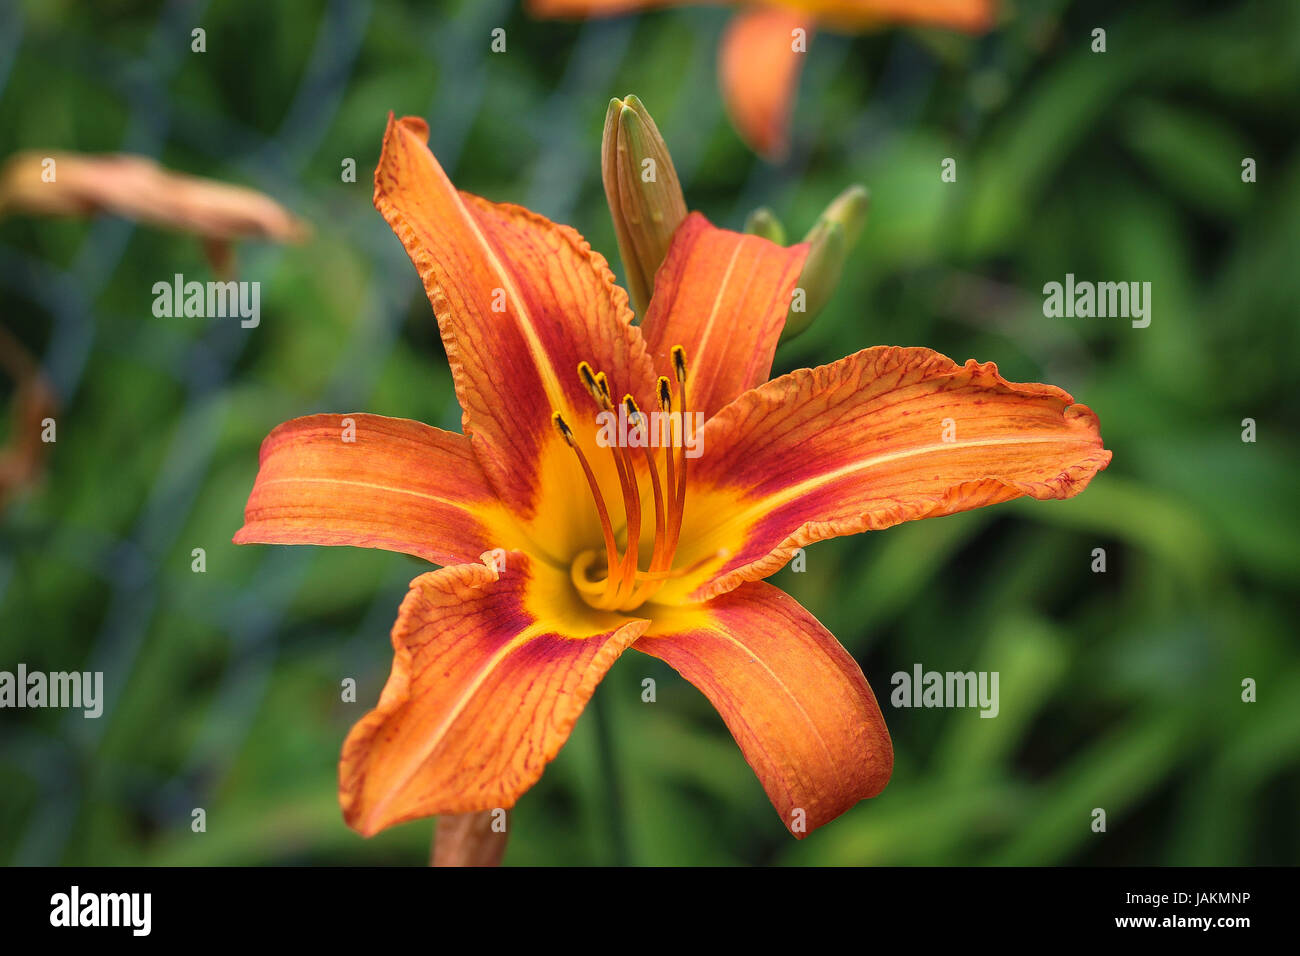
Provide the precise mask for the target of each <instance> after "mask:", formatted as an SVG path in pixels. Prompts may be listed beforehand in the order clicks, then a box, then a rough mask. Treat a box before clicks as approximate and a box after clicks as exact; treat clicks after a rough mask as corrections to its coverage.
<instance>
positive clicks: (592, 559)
mask: <svg viewBox="0 0 1300 956" xmlns="http://www.w3.org/2000/svg"><path fill="white" fill-rule="evenodd" d="M672 363H673V378H675V379H676V380H677V391H678V396H677V401H676V402H674V401H673V388H672V379H670V378H668V377H667V376H660V377H659V379H658V381H657V382H656V383H655V398H656V399H657V401H658V404H659V408H660V410H661V411H662V412H664V413H665V414H666V417H667V421H668V427H667V431H668V441H667V443H666V444H665V446H664V470H665V475H664V478H665V481H664V482H661V481H660V475H659V462H658V456H657V454H656V452H654V451H652V450H651V442H650V440H649V438H650V435H649V431H648V428H649V420H648V419H647V418H646V416H645V415H644V414H642V412H641V409H640V407H639V406H638V405H637V402H636V399H635V398H633V397H632V395H631V394H630V393H629V394H625V395H624V396H623V402H622V404H623V408H624V411H625V413H626V416H627V422H628V423H629V424H630V425H631V426H632V428H634V429H636V428H640V429H643V430H645V437H646V439H647V440H646V441H644V442H641V443H639V447H640V448H641V452H642V454H643V455H644V457H645V463H646V468H647V470H648V471H649V473H650V482H651V486H652V491H653V493H654V508H655V514H654V519H655V536H654V546H653V549H652V551H651V554H650V564H649V567H648V568H647V570H645V571H642V570H641V569H640V557H641V556H640V545H641V490H640V487H639V486H638V482H637V474H636V468H635V466H634V465H633V456H634V454H635V453H634V452H632V451H631V450H630V447H636V446H635V445H632V443H627V444H628V446H629V447H624V445H623V444H620V443H617V442H616V443H613V444H612V445H611V446H610V454H611V455H612V456H613V458H614V466H615V469H616V470H617V472H618V481H619V487H620V490H621V491H622V495H623V511H624V515H625V529H624V530H625V532H626V542H625V545H624V548H623V550H622V552H621V553H620V550H619V547H618V537H617V535H616V534H615V533H614V524H613V522H612V521H611V519H610V514H609V509H608V508H607V507H606V505H605V500H604V497H603V495H602V494H601V491H600V485H599V483H598V482H597V481H596V476H595V473H594V472H593V471H592V469H591V465H590V463H589V462H588V461H587V458H586V456H585V455H584V454H583V452H582V449H581V447H579V445H578V443H577V441H576V440H575V439H574V435H573V431H572V429H570V428H569V425H568V423H567V422H566V421H565V420H564V418H563V416H562V415H561V414H560V413H559V412H558V411H557V412H555V413H554V414H553V415H552V420H553V422H554V424H555V428H556V430H557V431H559V433H560V435H561V437H563V438H564V440H565V443H566V444H567V445H568V446H569V447H570V448H572V449H573V452H574V454H575V455H576V456H577V458H578V463H579V464H580V465H581V466H582V471H583V475H584V477H585V478H586V479H587V485H588V487H589V488H590V489H591V493H592V497H593V499H594V500H595V502H596V512H597V514H598V515H599V517H600V524H601V531H602V533H603V535H604V538H605V568H606V572H605V577H604V579H603V580H599V581H597V580H592V579H591V577H590V576H589V575H590V572H591V569H592V568H593V566H595V564H596V561H597V560H598V558H599V553H598V552H596V551H584V552H582V553H581V554H580V555H578V556H577V558H575V559H574V561H573V563H572V564H571V565H570V569H569V573H570V577H571V578H572V580H573V585H574V587H575V588H576V589H577V590H578V591H579V592H580V593H582V594H583V595H584V598H585V599H586V600H587V601H588V602H589V603H591V604H592V605H593V606H595V607H598V608H603V609H607V610H614V609H616V610H632V609H635V608H636V607H638V606H639V605H641V604H642V603H644V602H645V601H646V600H648V599H649V598H650V597H651V596H652V595H653V594H654V593H655V592H656V591H658V590H659V589H660V588H661V587H662V586H663V585H664V583H665V582H667V581H669V580H672V579H674V578H680V577H682V576H684V575H687V574H691V573H692V572H694V571H696V570H698V569H699V568H701V567H703V566H704V565H706V564H707V563H709V562H710V561H713V560H716V559H717V558H718V557H719V556H722V555H724V554H725V552H723V551H719V552H716V553H714V554H711V555H707V556H705V557H704V558H701V559H700V560H698V561H695V562H693V563H691V564H690V565H689V566H687V567H684V568H678V569H676V570H674V569H673V567H672V564H673V555H674V553H675V552H676V550H677V542H678V540H679V539H680V537H681V529H682V515H683V512H684V510H685V504H686V415H687V414H688V409H687V402H686V377H687V371H688V370H687V364H686V350H685V349H683V348H682V347H681V346H680V345H675V346H673V348H672ZM578 378H579V380H580V381H581V382H582V386H583V388H584V389H586V391H587V393H588V394H589V395H591V397H592V400H593V401H595V403H596V405H597V406H598V407H599V408H600V409H601V410H602V411H608V412H612V411H614V401H613V398H612V393H611V391H610V386H609V378H608V376H606V374H605V373H604V372H596V371H594V370H593V369H592V367H591V365H590V363H588V362H579V363H578ZM674 405H676V406H677V407H678V411H677V413H676V415H674V411H673V407H674ZM674 418H677V419H678V420H677V426H678V428H677V432H676V435H675V436H674V434H673V419H674ZM678 445H680V446H681V448H682V451H681V454H680V456H679V455H678V453H677V446H678ZM656 447H657V444H656Z"/></svg>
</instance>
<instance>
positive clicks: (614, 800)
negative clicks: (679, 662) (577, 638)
mask: <svg viewBox="0 0 1300 956" xmlns="http://www.w3.org/2000/svg"><path fill="white" fill-rule="evenodd" d="M608 693H609V689H608V688H606V687H600V688H597V690H596V694H595V696H594V697H593V698H592V702H591V706H592V716H594V717H595V718H596V753H597V760H598V762H599V765H600V776H601V782H602V784H603V787H604V791H605V809H606V818H607V820H608V821H609V834H610V843H611V845H612V846H613V848H614V865H615V866H629V865H630V864H631V862H632V856H631V853H630V852H629V851H628V845H627V825H626V820H625V818H624V815H623V787H622V784H621V782H620V780H619V773H618V764H617V762H616V760H615V758H614V737H613V734H612V732H611V730H610V717H609V704H608V703H607V702H606V697H607V695H608Z"/></svg>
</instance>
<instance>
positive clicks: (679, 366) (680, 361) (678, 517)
mask: <svg viewBox="0 0 1300 956" xmlns="http://www.w3.org/2000/svg"><path fill="white" fill-rule="evenodd" d="M673 371H674V372H675V373H676V374H677V393H678V404H679V405H681V415H682V431H681V446H682V457H681V464H680V466H679V469H678V470H679V472H680V474H679V475H678V476H677V488H676V489H675V490H676V492H677V498H676V501H675V502H674V508H673V530H672V535H671V536H670V538H669V544H668V550H669V553H670V554H671V553H674V552H676V550H677V541H678V539H679V538H680V537H681V534H682V514H683V512H685V510H686V416H687V415H689V414H690V411H689V409H688V406H687V404H686V350H685V349H684V348H682V347H681V346H680V345H674V346H673ZM671 450H672V449H670V451H671Z"/></svg>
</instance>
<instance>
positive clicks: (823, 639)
mask: <svg viewBox="0 0 1300 956" xmlns="http://www.w3.org/2000/svg"><path fill="white" fill-rule="evenodd" d="M633 646H634V647H635V648H636V649H637V650H638V651H643V652H645V653H646V654H650V655H652V656H654V657H658V658H660V659H661V660H663V661H665V662H667V663H668V664H669V665H670V666H671V667H672V668H673V669H675V670H676V671H678V672H679V673H680V674H681V675H682V676H683V677H685V678H686V679H687V680H689V681H690V682H691V683H692V684H694V685H695V686H696V687H698V688H699V689H700V690H701V691H702V692H703V693H704V695H705V696H706V697H708V698H709V701H710V702H711V703H712V704H713V706H714V707H716V708H717V710H718V713H720V714H721V715H722V719H723V720H724V721H725V722H726V724H727V728H728V729H729V730H730V731H731V733H732V736H733V737H735V738H736V743H738V744H739V745H740V749H741V752H742V753H743V754H744V755H745V760H747V761H748V762H749V765H750V766H751V767H752V768H753V769H754V773H755V774H757V775H758V779H759V780H760V781H761V782H762V784H763V789H764V790H766V791H767V796H768V799H770V800H771V801H772V805H773V806H774V807H776V810H777V813H779V814H780V815H781V819H782V821H783V822H784V823H785V825H786V828H787V829H789V830H790V832H791V833H792V834H793V835H794V836H795V837H797V838H799V839H802V838H803V837H805V836H807V835H808V833H810V832H811V831H812V830H814V829H816V828H817V827H819V826H821V825H822V824H824V823H829V822H830V821H831V820H833V819H835V818H836V817H837V816H839V815H840V814H841V813H843V812H844V811H845V810H848V809H849V808H850V807H852V806H853V805H854V804H855V803H857V802H858V801H859V800H862V799H865V798H866V797H874V796H875V795H876V794H877V793H879V792H880V791H881V790H882V789H884V786H885V784H886V783H888V782H889V775H890V773H891V771H892V770H893V765H894V750H893V746H892V744H891V743H890V740H889V731H888V730H887V729H886V728H885V721H884V718H883V717H882V716H881V714H880V707H879V706H878V705H877V703H876V698H875V696H874V695H873V694H872V693H871V688H870V687H869V686H868V685H867V681H866V678H864V677H863V676H862V669H861V668H860V667H858V664H857V662H856V661H854V660H853V658H852V657H850V656H849V653H848V652H847V651H845V650H844V648H843V647H841V646H840V645H839V642H838V641H836V640H835V638H834V636H832V635H831V633H830V632H829V631H827V630H826V628H824V627H823V626H822V625H821V623H820V622H819V621H818V620H817V619H816V618H815V617H813V616H812V614H810V613H809V612H808V611H807V610H805V609H804V608H803V607H802V606H800V604H799V602H798V601H796V600H795V599H794V598H792V597H790V596H789V595H788V594H786V593H785V592H784V591H781V590H780V589H778V588H775V587H773V586H772V585H770V584H767V583H765V582H762V581H757V582H752V583H749V584H742V585H741V586H740V587H738V588H736V589H735V590H734V591H730V592H728V593H727V594H723V595H721V596H719V597H717V598H714V599H713V600H712V601H709V602H708V603H707V604H704V605H700V606H698V607H694V608H682V609H671V610H667V611H665V612H664V613H663V614H657V615H656V617H655V622H654V624H653V625H651V628H650V630H649V631H647V632H646V634H645V636H643V637H642V638H641V639H640V640H638V641H637V642H636V644H635V645H633ZM798 811H803V812H802V814H801V813H799V812H798Z"/></svg>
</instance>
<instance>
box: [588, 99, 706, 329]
mask: <svg viewBox="0 0 1300 956" xmlns="http://www.w3.org/2000/svg"><path fill="white" fill-rule="evenodd" d="M600 172H601V178H602V179H603V180H604V182H605V199H606V200H607V201H608V203H609V213H610V216H611V217H612V218H613V220H614V235H615V236H616V237H617V239H618V252H619V256H620V257H621V258H622V260H623V271H624V273H626V276H627V288H628V294H629V295H630V297H631V300H632V308H633V309H634V310H635V311H636V313H637V314H638V315H644V314H645V308H646V306H647V305H648V304H649V302H650V295H651V293H652V292H653V291H654V278H655V272H656V271H658V269H659V265H660V263H662V262H663V261H664V256H665V255H667V253H668V245H669V243H670V242H671V241H672V238H673V233H674V232H675V231H676V230H677V227H678V226H679V225H681V222H682V220H683V219H685V218H686V199H685V198H684V197H683V196H682V186H681V183H680V182H678V179H677V170H676V169H674V168H673V160H672V157H671V156H670V155H669V154H668V147H667V145H665V143H664V141H663V137H662V136H660V135H659V128H658V127H657V126H655V121H654V120H653V119H652V118H651V116H650V114H649V113H648V112H647V111H646V108H645V107H644V106H643V105H642V104H641V101H640V100H639V99H637V98H636V97H635V96H627V97H624V98H623V99H621V100H619V99H614V100H611V101H610V103H609V112H608V113H606V114H605V136H604V140H603V142H602V144H601V163H600Z"/></svg>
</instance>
